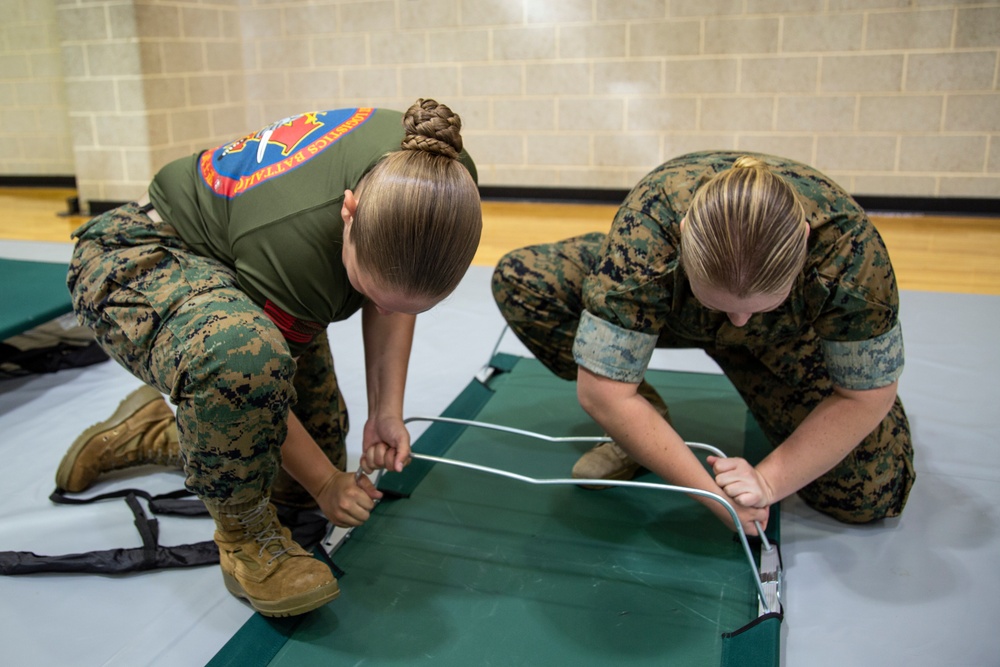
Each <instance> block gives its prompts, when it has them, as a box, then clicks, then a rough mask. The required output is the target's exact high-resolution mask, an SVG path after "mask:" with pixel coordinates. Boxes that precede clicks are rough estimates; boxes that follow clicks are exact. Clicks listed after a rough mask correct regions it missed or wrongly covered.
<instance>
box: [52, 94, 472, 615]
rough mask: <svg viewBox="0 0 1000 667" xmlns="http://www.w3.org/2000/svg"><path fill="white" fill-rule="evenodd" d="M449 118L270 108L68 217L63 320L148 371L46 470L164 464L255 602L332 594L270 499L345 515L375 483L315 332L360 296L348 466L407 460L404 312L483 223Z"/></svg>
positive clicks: (434, 289)
mask: <svg viewBox="0 0 1000 667" xmlns="http://www.w3.org/2000/svg"><path fill="white" fill-rule="evenodd" d="M460 131H461V120H460V118H459V116H458V115H457V114H455V113H454V112H452V111H451V109H449V108H448V107H447V106H445V105H443V104H438V103H437V102H435V101H433V100H418V101H417V102H416V103H415V104H414V105H413V106H412V107H410V109H409V110H408V111H407V112H406V113H405V114H401V113H399V112H397V111H391V110H388V109H376V108H354V109H339V110H334V111H324V112H314V113H306V114H301V115H298V116H293V117H290V118H285V119H283V120H281V121H278V122H276V123H273V124H271V125H268V126H267V127H265V128H263V129H261V130H259V131H257V132H255V133H253V134H250V135H248V136H245V137H243V138H241V139H239V140H237V141H233V142H231V143H228V144H226V145H223V146H220V147H218V148H216V149H213V150H208V151H204V152H201V153H199V154H196V155H193V156H190V157H186V158H182V159H179V160H177V161H175V162H172V163H170V164H168V165H167V166H165V167H164V168H163V169H162V170H161V171H160V172H159V173H157V175H156V177H155V178H154V179H153V182H152V184H151V185H150V187H149V192H148V195H147V196H144V197H143V198H141V199H140V200H139V201H137V202H133V203H129V204H126V205H124V206H122V207H120V208H117V209H115V210H113V211H110V212H108V213H105V214H103V215H100V216H98V217H96V218H94V219H93V220H91V221H89V222H88V223H86V224H85V225H83V226H82V227H81V228H80V229H78V230H77V231H76V232H75V233H74V235H75V237H76V238H77V244H76V249H75V251H74V255H73V260H72V264H71V266H70V271H69V278H68V284H69V288H70V291H71V293H72V296H73V302H74V307H75V309H76V312H77V315H78V317H79V319H80V321H81V322H82V323H84V324H86V325H87V326H89V327H91V328H92V329H93V330H94V333H95V335H96V338H97V340H98V341H99V342H100V344H101V346H102V347H103V348H104V349H105V350H106V351H107V352H108V354H109V355H111V357H112V358H114V359H115V360H116V361H118V362H119V363H120V364H121V365H122V366H124V367H125V368H126V369H127V370H129V371H130V372H131V373H133V374H134V375H135V376H136V377H138V378H139V379H141V380H142V381H143V382H144V383H146V385H148V386H147V387H144V388H142V389H140V390H138V391H137V392H135V393H134V394H133V395H131V396H129V397H128V398H127V399H126V400H125V401H123V403H122V404H121V406H119V408H118V410H117V411H116V412H115V414H114V415H113V416H112V417H111V418H110V419H108V420H106V421H104V422H101V423H100V424H97V425H95V426H93V427H91V428H90V429H88V430H87V431H86V432H85V433H84V434H82V435H81V436H80V437H79V438H78V439H77V441H76V442H74V443H73V445H72V446H71V448H70V450H69V452H67V454H66V456H65V458H64V459H63V462H62V464H61V465H60V468H59V471H58V473H57V476H56V481H57V485H58V486H59V487H60V488H62V489H65V490H68V491H82V490H83V489H85V488H87V487H88V486H89V485H90V484H91V483H92V482H93V481H94V480H95V478H96V477H97V476H98V475H99V474H101V473H102V472H105V471H107V470H111V469H116V468H122V467H126V466H131V465H138V464H144V463H160V464H167V465H174V466H179V467H182V468H183V470H184V473H185V476H186V477H185V485H186V486H187V488H188V489H189V490H190V491H192V492H194V493H195V494H196V495H197V496H198V497H199V498H201V499H202V500H203V501H204V503H205V505H206V507H207V508H208V510H209V512H210V513H211V515H212V516H213V518H214V519H215V522H216V528H217V530H216V532H215V541H216V543H217V544H218V546H219V552H220V564H221V567H222V571H223V578H224V580H225V584H226V587H227V588H228V589H229V591H230V592H232V593H233V594H234V595H236V596H238V597H241V598H245V599H247V600H248V601H249V603H250V604H251V605H252V606H253V607H254V608H255V609H256V610H258V611H259V612H260V613H262V614H265V615H270V616H289V615H295V614H300V613H304V612H306V611H309V610H311V609H314V608H316V607H318V606H320V605H323V604H325V603H326V602H329V601H330V600H332V599H333V598H335V597H337V595H338V594H339V588H338V586H337V581H336V579H335V578H334V577H333V575H332V573H331V572H330V569H329V568H328V567H327V565H325V564H324V563H322V562H321V561H319V560H317V559H315V558H313V557H312V556H311V554H309V553H308V552H307V551H305V550H304V549H302V548H301V547H300V546H299V545H298V544H296V543H295V542H294V541H293V540H292V538H291V536H290V534H289V532H288V530H287V529H286V528H284V527H283V526H282V525H281V523H280V521H279V520H278V518H277V516H276V512H275V507H274V504H272V500H273V501H274V502H275V503H281V504H285V505H289V506H293V507H301V506H313V507H316V506H318V507H319V509H321V510H322V511H323V513H324V514H325V515H326V516H327V518H328V519H329V520H330V521H332V522H333V523H334V524H336V525H338V526H356V525H359V524H361V523H363V522H364V521H365V520H367V518H368V516H369V512H370V510H371V509H372V508H373V506H374V501H375V500H376V499H377V498H379V497H380V496H381V493H380V492H379V491H377V490H376V489H375V488H374V486H373V485H372V484H371V482H369V481H368V479H367V477H362V478H360V479H359V480H358V481H357V482H356V481H355V476H354V475H353V474H349V473H346V472H344V470H345V458H346V453H345V442H344V439H345V435H346V432H347V425H348V424H347V411H346V408H345V405H344V401H343V398H342V397H341V395H340V392H339V390H338V387H337V379H336V375H335V373H334V368H333V359H332V356H331V351H330V345H329V342H328V340H327V336H326V329H327V325H328V324H329V323H331V322H336V321H339V320H343V319H345V318H347V317H349V316H351V315H352V314H354V313H355V312H357V311H359V310H360V311H361V320H362V331H363V341H364V348H365V349H364V354H365V360H366V380H367V393H368V417H367V421H366V422H365V424H364V432H363V445H362V447H363V453H362V467H363V468H364V469H365V470H367V471H371V470H372V469H374V468H382V467H384V468H389V469H392V470H402V468H403V466H404V465H406V464H407V462H408V460H409V452H410V437H409V434H408V432H407V430H406V428H405V427H404V425H403V414H402V410H403V389H404V385H405V381H406V369H407V364H408V360H409V353H410V347H411V343H412V338H413V327H414V320H415V317H416V315H417V314H418V313H421V312H424V311H426V310H428V309H430V308H432V307H433V306H434V305H436V304H437V303H438V302H440V301H441V300H442V299H444V298H445V297H446V296H448V295H449V294H450V293H451V292H452V291H453V290H454V289H455V287H456V286H457V285H458V283H459V281H460V280H461V279H462V277H463V275H464V274H465V272H466V270H467V269H468V267H469V265H470V263H471V262H472V257H473V255H474V254H475V252H476V248H477V246H478V244H479V236H480V231H481V227H482V215H481V209H480V199H479V192H478V188H477V185H476V170H475V165H474V164H473V162H472V160H471V158H470V157H469V155H468V154H467V153H466V152H464V151H463V149H462V138H461V133H460ZM163 394H166V395H168V396H169V397H170V400H171V402H173V403H174V404H175V405H176V406H177V409H176V420H175V418H174V416H173V414H172V411H171V410H170V409H169V407H168V406H167V405H166V403H165V402H164V400H163V396H162V395H163Z"/></svg>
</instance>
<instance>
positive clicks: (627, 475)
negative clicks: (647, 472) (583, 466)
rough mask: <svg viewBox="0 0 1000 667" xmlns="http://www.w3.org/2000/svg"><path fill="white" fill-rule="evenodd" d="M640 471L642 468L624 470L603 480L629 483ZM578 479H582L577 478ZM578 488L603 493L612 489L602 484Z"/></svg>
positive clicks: (585, 485) (584, 485) (582, 485)
mask: <svg viewBox="0 0 1000 667" xmlns="http://www.w3.org/2000/svg"><path fill="white" fill-rule="evenodd" d="M640 470H642V468H636V469H635V470H623V471H622V472H619V473H615V474H613V475H608V476H607V477H602V478H601V479H608V480H613V481H616V482H619V481H628V480H630V479H633V478H634V477H635V476H636V475H638V474H639V471H640ZM574 477H575V475H574ZM577 479H582V478H577ZM577 486H579V487H580V488H581V489H590V490H592V491H603V490H604V489H610V488H611V487H610V486H604V485H601V484H577Z"/></svg>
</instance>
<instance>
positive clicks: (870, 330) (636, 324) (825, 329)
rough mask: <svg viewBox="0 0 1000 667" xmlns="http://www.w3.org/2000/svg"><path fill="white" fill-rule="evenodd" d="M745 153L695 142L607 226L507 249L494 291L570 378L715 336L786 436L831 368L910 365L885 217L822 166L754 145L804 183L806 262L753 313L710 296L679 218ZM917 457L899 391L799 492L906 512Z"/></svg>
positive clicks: (883, 512)
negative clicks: (856, 440) (770, 303)
mask: <svg viewBox="0 0 1000 667" xmlns="http://www.w3.org/2000/svg"><path fill="white" fill-rule="evenodd" d="M740 155H746V153H735V152H703V153H693V154H690V155H685V156H682V157H679V158H676V159H674V160H671V161H669V162H667V163H665V164H663V165H661V166H660V167H658V168H657V169H655V170H653V171H652V172H651V173H650V174H649V175H647V176H646V177H645V178H644V179H643V180H642V181H641V182H640V183H639V184H638V185H637V186H636V187H635V188H634V189H633V190H632V192H631V193H630V194H629V196H628V198H627V199H626V201H625V202H624V204H623V205H622V206H621V208H620V209H619V211H618V214H617V215H616V217H615V220H614V222H613V224H612V226H611V229H610V230H609V232H608V234H600V233H593V234H587V235H584V236H580V237H577V238H573V239H568V240H565V241H561V242H558V243H552V244H544V245H538V246H532V247H528V248H523V249H520V250H515V251H513V252H511V253H509V254H508V255H507V256H505V257H504V258H503V259H501V261H500V262H499V264H498V266H497V268H496V270H495V272H494V275H493V293H494V297H495V299H496V302H497V304H498V306H499V308H500V310H501V312H502V314H503V316H504V318H505V319H506V320H507V322H508V323H509V324H510V325H511V328H512V329H513V330H514V331H515V332H516V333H517V335H518V337H519V338H520V339H521V340H522V341H523V342H524V343H525V345H526V346H527V347H528V348H529V349H530V350H531V351H532V353H534V354H535V355H536V356H537V357H538V359H539V360H540V361H542V362H543V363H544V364H545V365H546V366H547V367H548V368H549V369H551V370H552V371H553V372H554V373H556V374H557V375H558V376H560V377H562V378H565V379H567V380H575V379H576V374H577V364H578V363H579V364H580V365H583V366H585V367H587V368H588V369H589V370H591V371H592V372H595V373H598V374H601V375H604V376H606V377H611V378H612V379H617V380H620V381H623V382H638V381H640V380H641V378H642V375H643V374H644V373H645V370H646V364H647V363H648V359H649V354H650V353H651V352H652V349H653V348H654V347H677V348H700V349H703V350H705V351H706V352H707V353H708V354H709V356H710V357H712V359H714V360H715V361H716V362H717V363H718V364H719V366H720V367H721V368H722V370H723V372H725V374H726V376H727V377H728V378H729V379H730V380H731V381H732V382H733V384H734V385H735V386H736V388H737V390H738V391H739V392H740V394H741V396H742V397H743V399H744V400H745V401H746V403H747V406H748V407H749V409H750V411H751V413H752V414H753V416H754V418H755V419H756V420H757V421H758V423H759V424H760V425H761V428H762V429H763V430H764V433H765V434H766V435H767V437H768V438H769V440H770V442H771V443H772V445H774V446H777V445H778V444H780V443H781V442H783V441H784V440H785V439H786V438H787V437H788V436H789V435H790V434H791V433H792V431H794V430H795V428H796V427H797V426H798V425H799V424H800V423H801V422H802V420H803V419H805V417H806V415H808V414H809V413H810V412H811V411H812V409H813V408H814V407H815V406H816V405H817V404H818V403H819V402H820V401H821V400H823V399H824V398H825V397H827V396H829V395H830V394H831V393H832V391H833V386H834V383H836V384H837V385H838V386H841V387H844V388H850V389H867V388H874V387H880V386H885V385H887V384H891V383H892V382H893V381H894V380H895V379H896V378H898V377H899V374H900V373H901V372H902V366H903V346H902V334H901V330H900V328H899V323H898V308H899V303H898V292H897V288H896V280H895V275H894V274H893V271H892V265H891V263H890V261H889V256H888V253H887V252H886V249H885V246H884V245H883V243H882V240H881V238H880V237H879V235H878V232H877V231H876V230H875V228H874V226H873V225H872V224H871V222H870V221H869V220H868V218H867V216H866V215H865V213H864V211H863V210H862V209H861V208H860V207H859V206H858V205H857V203H856V202H854V200H853V199H852V198H851V197H850V196H849V195H848V194H847V193H845V192H844V191H843V190H842V189H841V188H840V187H838V186H837V185H836V184H835V183H833V182H832V181H830V180H829V179H828V178H827V177H825V176H824V175H823V174H821V173H819V172H817V171H816V170H814V169H812V168H810V167H807V166H805V165H801V164H798V163H795V162H792V161H790V160H785V159H782V158H777V157H773V156H767V155H756V157H758V158H759V159H762V160H763V161H765V162H767V163H768V164H769V165H770V166H771V168H772V170H774V171H775V172H776V173H778V174H780V175H782V176H783V177H784V178H786V179H787V180H788V182H789V183H790V184H791V185H792V186H793V188H794V189H795V190H796V191H797V192H798V194H799V197H800V201H801V202H802V204H803V207H804V208H805V211H806V219H807V221H808V223H809V226H810V228H811V231H810V236H809V242H808V248H809V252H808V258H807V261H806V266H805V268H804V270H803V271H802V273H801V274H800V276H799V278H798V279H797V281H796V283H795V285H794V286H793V288H792V291H791V294H790V295H789V298H788V299H787V300H786V302H785V303H784V304H782V306H781V307H779V308H778V309H776V310H774V311H772V312H767V313H758V314H755V315H754V316H753V317H752V318H751V319H750V321H749V322H748V323H747V324H746V325H745V326H743V327H736V326H733V325H732V323H731V322H730V321H729V319H728V317H727V316H726V314H725V313H719V312H715V311H711V310H708V309H706V308H705V307H704V306H702V305H701V304H700V303H699V302H698V300H697V299H696V298H695V297H694V295H693V293H692V292H691V289H690V286H689V285H688V282H687V278H686V276H685V274H684V270H683V267H682V266H681V263H680V261H679V259H680V258H679V248H680V228H679V225H680V221H681V219H682V218H683V217H684V215H685V214H686V212H687V210H688V208H689V207H690V205H691V200H692V198H693V196H694V193H695V192H696V191H697V189H698V188H699V187H701V186H702V185H704V184H705V183H706V182H707V181H708V180H709V179H710V178H712V176H714V175H715V174H716V173H719V172H720V171H724V170H726V169H728V168H729V167H730V166H731V165H732V163H733V162H734V161H735V160H736V159H737V158H738V157H739V156H740ZM585 312H586V314H587V315H586V317H585V318H584V320H585V323H586V324H585V326H582V327H581V326H580V322H581V317H583V316H584V313H585ZM578 328H579V335H578ZM574 344H575V351H576V354H574ZM912 461H913V450H912V446H911V443H910V433H909V426H908V423H907V419H906V415H905V413H904V411H903V406H902V404H901V403H900V401H899V399H898V398H897V399H896V402H895V405H894V406H893V408H892V410H891V411H890V413H889V415H888V416H887V417H886V418H885V419H884V420H883V422H882V424H881V425H880V426H879V427H878V428H877V429H876V430H875V431H874V432H873V433H871V434H870V435H869V436H868V437H867V438H866V439H865V440H864V441H863V442H862V443H861V444H860V445H859V446H858V447H857V448H855V450H854V451H853V452H852V453H851V454H850V455H849V456H848V457H847V458H846V459H845V460H844V461H842V462H841V463H840V464H839V465H838V466H837V467H836V468H834V469H833V470H831V471H830V472H829V473H827V474H826V475H824V476H823V477H820V478H819V479H817V480H816V481H815V482H813V483H812V484H810V485H808V486H806V487H805V488H804V489H802V490H801V491H800V492H799V495H800V496H801V497H802V498H803V499H804V500H805V501H806V502H807V503H808V504H810V505H811V506H813V507H815V508H816V509H818V510H820V511H822V512H825V513H827V514H829V515H831V516H834V517H835V518H837V519H840V520H842V521H847V522H867V521H872V520H875V519H879V518H882V517H886V516H895V515H898V514H899V513H900V512H901V511H902V508H903V506H904V504H905V502H906V498H907V495H908V493H909V489H910V487H911V485H912V483H913V479H914V471H913V464H912Z"/></svg>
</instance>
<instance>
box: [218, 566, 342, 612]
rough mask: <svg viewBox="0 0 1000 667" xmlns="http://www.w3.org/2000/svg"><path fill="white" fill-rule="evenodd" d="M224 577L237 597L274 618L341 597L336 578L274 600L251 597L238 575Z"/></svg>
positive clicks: (313, 607)
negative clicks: (237, 577) (316, 586)
mask: <svg viewBox="0 0 1000 667" xmlns="http://www.w3.org/2000/svg"><path fill="white" fill-rule="evenodd" d="M222 579H223V581H225V582H226V590H228V591H229V592H230V593H232V594H233V595H235V596H236V597H238V598H241V599H243V600H246V601H247V602H249V603H250V606H251V607H253V608H254V610H255V611H256V612H257V613H258V614H260V615H261V616H269V617H272V618H284V617H286V616H298V615H300V614H304V613H306V612H309V611H312V610H314V609H319V608H320V607H322V606H323V605H325V604H327V603H328V602H333V601H334V600H336V599H337V598H338V597H340V586H338V585H337V580H336V579H334V580H333V581H331V582H330V583H328V584H323V585H322V586H320V587H318V588H314V589H313V590H311V591H308V592H306V593H299V594H298V595H293V596H292V597H289V598H285V599H283V600H276V601H273V602H269V601H267V600H258V599H256V598H254V597H251V596H250V595H248V594H247V592H246V591H245V590H243V587H242V586H240V582H238V581H237V580H236V577H234V576H233V575H231V574H229V573H227V572H223V573H222Z"/></svg>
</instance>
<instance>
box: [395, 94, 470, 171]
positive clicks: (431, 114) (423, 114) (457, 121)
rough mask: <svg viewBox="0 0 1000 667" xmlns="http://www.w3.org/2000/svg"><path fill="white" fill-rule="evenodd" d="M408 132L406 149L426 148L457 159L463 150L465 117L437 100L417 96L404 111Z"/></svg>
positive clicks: (404, 141)
mask: <svg viewBox="0 0 1000 667" xmlns="http://www.w3.org/2000/svg"><path fill="white" fill-rule="evenodd" d="M403 130H404V131H405V132H406V136H405V137H404V138H403V142H402V143H401V144H400V147H401V148H402V149H403V150H410V151H424V152H426V153H431V154H432V155H441V156H444V157H447V158H451V159H453V160H454V159H457V158H458V154H459V153H461V152H462V135H461V130H462V119H461V118H459V116H458V114H456V113H455V112H454V111H452V110H451V109H449V108H448V107H447V106H445V105H444V104H438V103H437V102H435V101H434V100H425V99H419V100H417V101H416V102H415V103H414V104H413V106H411V107H410V108H409V109H408V110H407V111H406V113H405V114H403Z"/></svg>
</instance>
